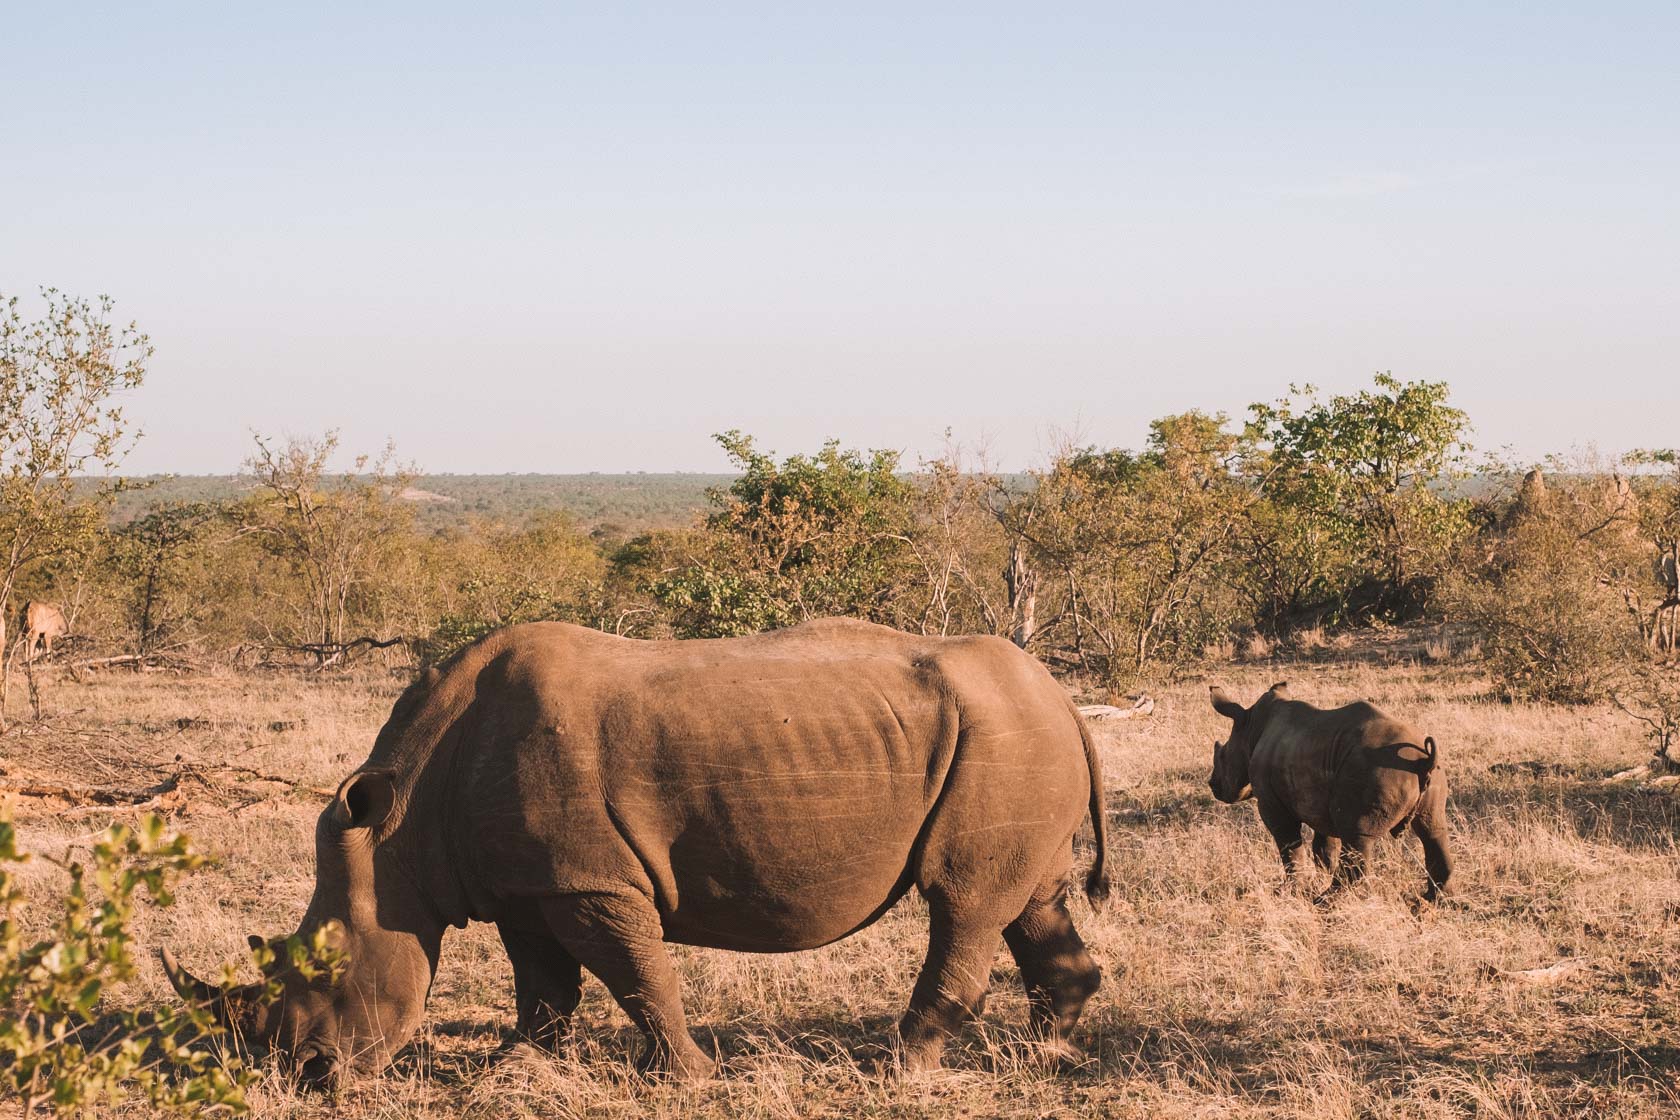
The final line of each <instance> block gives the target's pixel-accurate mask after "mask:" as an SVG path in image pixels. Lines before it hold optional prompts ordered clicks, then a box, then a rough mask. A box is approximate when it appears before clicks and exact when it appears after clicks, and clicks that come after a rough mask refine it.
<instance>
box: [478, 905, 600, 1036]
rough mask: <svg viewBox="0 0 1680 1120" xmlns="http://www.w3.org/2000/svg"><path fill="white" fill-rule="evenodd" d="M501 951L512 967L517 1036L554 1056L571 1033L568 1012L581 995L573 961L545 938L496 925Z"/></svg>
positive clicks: (579, 975) (580, 974)
mask: <svg viewBox="0 0 1680 1120" xmlns="http://www.w3.org/2000/svg"><path fill="white" fill-rule="evenodd" d="M496 931H497V932H498V933H500V934H501V936H502V946H503V948H505V949H506V950H507V955H508V960H509V961H511V962H512V964H513V994H514V1003H515V1005H516V1006H517V1008H518V1015H519V1018H518V1021H517V1026H516V1028H515V1029H516V1030H517V1031H518V1034H519V1037H520V1038H521V1039H523V1040H525V1041H527V1042H529V1043H531V1044H532V1045H533V1046H540V1047H542V1048H543V1049H545V1050H552V1051H557V1050H559V1049H560V1046H561V1044H562V1043H564V1042H565V1040H566V1036H567V1035H568V1034H569V1033H570V1032H571V1028H572V1012H574V1011H576V1010H577V1005H578V1000H579V999H580V998H581V997H582V994H583V970H582V968H581V967H580V966H579V965H578V961H577V958H576V957H574V956H572V954H571V953H569V952H567V951H566V947H565V946H564V945H562V944H561V943H560V942H559V941H557V940H555V938H554V936H553V935H552V934H549V933H530V932H528V931H526V930H523V929H516V928H513V927H510V926H508V925H506V924H503V923H498V924H497V926H496Z"/></svg>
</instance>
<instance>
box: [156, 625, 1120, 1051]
mask: <svg viewBox="0 0 1680 1120" xmlns="http://www.w3.org/2000/svg"><path fill="white" fill-rule="evenodd" d="M1087 816H1089V817H1090V818H1091V819H1092V821H1093V823H1094V825H1095V830H1096V840H1097V858H1096V863H1095V865H1094V866H1093V867H1092V869H1091V872H1090V874H1089V875H1088V877H1087V879H1086V882H1085V887H1086V891H1087V893H1088V894H1089V895H1090V896H1091V897H1092V898H1093V900H1096V899H1100V898H1101V897H1103V896H1104V895H1105V894H1106V892H1107V889H1108V883H1107V877H1106V872H1105V849H1106V843H1107V841H1106V835H1107V831H1106V825H1105V823H1104V817H1103V808H1102V776H1101V769H1100V765H1099V761H1098V756H1097V754H1096V751H1095V749H1094V747H1093V746H1092V743H1091V740H1090V737H1089V735H1088V734H1087V732H1086V730H1085V727H1084V725H1083V722H1082V721H1081V720H1080V718H1079V716H1078V713H1077V712H1076V711H1075V710H1074V709H1073V707H1072V705H1071V704H1070V703H1069V701H1068V698H1067V695H1066V694H1065V693H1064V692H1063V690H1062V689H1061V687H1060V686H1059V685H1057V684H1056V682H1055V681H1054V680H1053V679H1052V678H1051V677H1050V675H1049V673H1048V672H1046V671H1045V669H1044V667H1043V666H1042V665H1040V664H1039V663H1038V662H1037V661H1036V660H1034V659H1033V658H1032V657H1030V656H1029V655H1027V654H1025V653H1023V652H1022V651H1021V650H1019V649H1017V648H1015V647H1014V646H1013V645H1011V644H1010V643H1008V642H1006V641H1004V640H1002V639H997V638H950V639H945V638H925V637H918V636H911V635H907V634H901V633H899V632H897V631H893V630H889V629H886V628H884V627H879V626H871V625H868V624H865V623H859V622H851V621H845V620H826V621H822V622H814V623H807V624H805V625H802V626H797V627H793V628H791V629H788V630H783V631H778V632H775V633H771V634H762V635H756V636H753V637H749V638H734V639H726V640H714V641H682V642H672V641H667V642H642V641H632V640H629V639H624V638H617V637H613V636H611V635H607V634H602V633H599V632H597V631H594V630H587V629H583V628H580V627H575V626H569V625H566V624H562V623H538V624H533V625H528V626H517V627H511V628H509V629H506V630H503V631H499V632H497V633H495V634H492V635H490V636H489V637H487V638H485V639H484V640H482V641H480V642H478V643H476V644H475V645H473V646H471V647H469V648H468V649H466V650H465V651H463V652H462V653H461V654H459V655H458V656H457V657H456V658H454V659H453V660H451V661H450V662H449V663H448V664H446V665H445V666H444V667H443V668H442V669H441V670H432V671H428V672H427V673H426V674H424V675H423V676H422V677H421V678H420V679H419V680H418V681H416V682H415V684H414V685H412V686H411V687H410V688H409V689H408V691H407V692H405V693H404V694H403V696H402V697H401V699H399V700H398V701H397V703H396V706H395V707H394V708H393V710H392V712H391V717H390V719H389V720H388V721H387V723H386V725H385V727H384V729H383V730H382V731H381V732H380V733H379V738H378V740H377V741H376V743H375V745H374V748H373V752H372V754H371V755H370V757H369V758H368V760H367V762H365V763H364V764H363V765H362V766H361V767H360V768H359V769H358V770H357V771H356V772H355V773H353V774H351V775H350V777H348V778H346V779H345V781H344V784H343V785H342V786H340V787H339V790H338V793H337V795H336V796H335V797H334V798H333V801H332V803H331V804H330V805H329V806H328V807H327V809H326V810H325V811H324V812H323V813H322V815H321V819H320V822H319V824H318V826H317V829H316V837H315V844H316V888H315V895H314V898H313V899H312V900H311V902H310V905H309V909H308V912H307V913H306V914H305V915H304V918H303V921H302V923H301V925H300V927H299V932H300V933H303V934H307V933H309V932H310V931H312V930H315V929H317V928H319V927H321V926H322V924H323V923H326V922H329V921H333V922H336V923H337V926H335V927H334V928H335V930H337V931H338V932H337V933H336V934H335V936H336V937H337V939H338V947H339V948H340V949H341V951H342V952H343V954H344V955H345V957H346V958H347V960H348V967H347V970H346V972H345V974H344V977H343V979H342V980H341V981H340V982H339V983H336V984H331V983H327V982H324V981H316V982H313V983H309V982H305V981H303V980H302V979H301V978H300V977H298V976H296V975H295V974H292V975H286V976H283V977H282V980H283V986H284V996H283V998H282V1000H281V1001H280V1003H279V1004H277V1005H276V1006H274V1007H272V1008H269V1009H264V1010H257V1009H253V1008H252V1007H251V999H252V998H253V996H254V993H252V992H249V991H245V992H240V993H236V995H235V997H234V999H233V1000H231V1001H223V1002H221V1003H219V1004H218V1013H219V1014H221V1015H222V1016H223V1017H224V1018H225V1019H227V1020H228V1021H230V1022H232V1023H233V1024H235V1025H236V1026H237V1027H238V1028H239V1030H240V1031H241V1033H243V1034H244V1036H245V1037H246V1038H247V1039H248V1040H250V1041H252V1042H253V1043H254V1044H255V1046H256V1047H257V1048H259V1049H260V1048H273V1049H278V1050H279V1051H281V1052H283V1053H285V1054H287V1055H289V1056H290V1057H291V1059H292V1060H293V1061H294V1062H295V1063H296V1064H297V1066H298V1068H299V1070H300V1072H301V1075H302V1076H303V1078H304V1079H305V1080H306V1081H308V1082H311V1083H317V1084H330V1083H332V1082H334V1081H336V1080H338V1079H339V1078H340V1077H342V1076H343V1075H344V1074H346V1073H347V1072H348V1071H350V1070H352V1069H355V1070H363V1071H373V1070H378V1069H381V1068H383V1067H384V1066H385V1064H386V1063H387V1062H388V1061H389V1060H390V1058H391V1056H392V1054H393V1053H394V1052H395V1051H396V1050H397V1049H399V1048H400V1047H401V1046H403V1045H404V1044H405V1043H406V1042H407V1041H408V1039H409V1038H410V1037H411V1036H412V1034H413V1033H414V1031H415V1029H416V1027H417V1026H418V1024H419V1023H420V1020H421V1017H422V1015H423V1013H424V1009H425V1003H426V995H427V991H428V989H429V987H430V985H431V981H432V976H433V972H434V970H435V968H436V966H437V960H438V949H439V945H440V943H441V941H442V937H443V932H444V930H445V929H447V928H448V927H450V926H464V925H465V924H466V923H467V922H468V921H486V922H494V923H496V926H497V929H498V931H499V932H500V934H501V938H502V943H503V945H504V946H505V947H506V949H507V953H508V957H509V958H510V960H511V961H512V964H513V975H514V988H515V997H516V1001H517V1005H518V1008H517V1010H518V1030H519V1033H520V1034H521V1035H522V1036H523V1037H525V1038H527V1039H530V1040H531V1041H534V1042H536V1043H538V1044H541V1045H545V1046H557V1045H558V1044H559V1043H560V1042H561V1040H562V1039H563V1038H564V1037H565V1035H566V1033H567V1030H568V1027H569V1024H570V1019H571V1015H572V1012H573V1010H574V1009H575V1008H576V1006H577V1003H578V996H579V985H580V983H581V978H582V971H583V970H585V969H587V970H588V971H589V972H590V973H592V974H593V975H595V976H596V977H598V978H599V979H600V980H601V981H602V982H603V983H604V984H605V986H606V987H607V989H608V990H609V991H610V992H611V993H612V994H613V996H614V997H615V998H616V999H617V1001H618V1002H619V1004H620V1006H621V1007H622V1008H623V1009H624V1010H625V1012H626V1013H628V1014H629V1016H630V1018H631V1019H632V1021H634V1022H635V1024H636V1025H637V1026H638V1027H640V1028H641V1030H642V1032H643V1033H644V1035H645V1037H646V1041H647V1049H646V1051H645V1054H644V1057H643V1062H642V1064H643V1068H644V1069H648V1070H652V1071H659V1072H666V1073H670V1074H674V1075H677V1076H689V1077H699V1076H705V1075H708V1074H709V1073H710V1072H711V1070H712V1059H711V1057H710V1056H708V1055H707V1054H706V1053H705V1052H704V1051H702V1050H701V1049H700V1047H699V1046H697V1045H696V1044H695V1042H694V1041H693V1039H692V1038H691V1037H690V1035H689V1033H688V1028H687V1025H686V1020H685V1018H684V1014H683V1006H682V999H681V993H680V991H679V988H678V983H677V975H676V971H675V969H674V968H673V966H672V962H671V959H670V957H669V955H668V954H667V952H666V949H665V944H664V943H665V942H678V943H683V944H690V945H704V946H711V947H714V948H724V949H733V950H740V951H752V952H786V951H792V950H799V949H809V948H814V947H816V946H819V945H824V944H827V943H829V942H832V941H836V940H838V939H840V938H843V937H845V936H847V935H849V934H851V933H853V932H855V931H857V930H859V929H861V928H863V927H864V926H867V925H869V924H870V923H871V922H873V921H875V920H876V919H877V918H879V917H880V916H881V915H882V914H883V913H885V912H886V911H887V909H889V908H890V907H891V906H892V905H893V903H894V902H896V901H897V900H898V899H899V898H900V897H902V896H903V895H904V894H905V893H906V892H907V891H909V890H910V889H911V888H912V887H914V888H916V889H917V890H918V891H919V892H920V893H921V895H922V896H923V897H924V898H925V899H926V900H927V904H928V909H929V914H930V918H931V933H930V940H929V948H928V956H927V961H926V964H925V966H924V968H923V970H922V973H921V977H920V978H919V979H918V980H917V982H916V986H915V991H914V993H913V995H912V996H911V1000H910V1009H909V1011H908V1012H907V1013H906V1014H905V1016H904V1018H903V1020H902V1021H901V1022H900V1024H899V1039H898V1054H899V1057H900V1060H901V1061H902V1063H903V1065H904V1066H905V1067H907V1068H910V1069H920V1068H929V1067H932V1066H937V1065H938V1064H939V1060H940V1053H941V1051H942V1049H943V1047H944V1044H945V1040H946V1038H947V1037H948V1036H949V1035H950V1034H951V1033H952V1032H953V1031H955V1030H956V1029H957V1028H958V1027H959V1026H960V1025H961V1023H962V1022H963V1021H964V1019H966V1018H967V1017H968V1016H969V1015H971V1014H974V1013H975V1012H977V1010H978V1009H979V1007H980V1005H981V1003H982V1001H983V1000H984V997H985V991H986V983H987V978H988V974H989V973H990V970H991V963H992V957H993V955H994V954H995V952H996V949H997V943H998V941H999V939H1000V937H1001V939H1002V940H1003V941H1005V942H1006V943H1007V944H1008V946H1009V949H1010V951H1011V953H1012V954H1013V955H1014V957H1015V960H1016V962H1017V963H1018V965H1019V967H1020V970H1021V976H1022V980H1023V983H1024V984H1025V986H1026V988H1027V993H1028V997H1029V1007H1030V1013H1031V1026H1032V1028H1033V1030H1034V1031H1035V1032H1036V1034H1037V1035H1038V1037H1040V1038H1041V1039H1042V1040H1043V1041H1044V1042H1045V1043H1046V1044H1047V1047H1048V1048H1049V1049H1050V1050H1051V1051H1052V1052H1064V1051H1065V1050H1067V1049H1068V1046H1067V1042H1066V1039H1067V1036H1068V1033H1069V1032H1070V1031H1071V1030H1072V1028H1073V1026H1074V1024H1075V1022H1076V1021H1077V1020H1078V1018H1079V1014H1080V1011H1081V1009H1082V1008H1083V1006H1084V1004H1085V1002H1086V1000H1087V999H1088V998H1089V997H1090V995H1091V994H1092V993H1093V992H1094V991H1095V990H1096V988H1097V985H1098V983H1099V978H1100V972H1099V970H1098V968H1097V966H1096V964H1095V963H1094V962H1093V961H1092V960H1091V958H1090V956H1089V955H1088V954H1087V953H1086V951H1085V948H1084V945H1083V943H1082V942H1081V941H1080V939H1079V935H1078V933H1077V932H1076V931H1075V930H1074V928H1073V923H1072V920H1071V918H1070V917H1069V915H1068V911H1067V907H1066V886H1067V879H1068V875H1069V872H1070V869H1071V865H1072V859H1073V846H1072V845H1073V836H1074V833H1075V831H1076V830H1077V828H1078V827H1079V825H1080V824H1081V823H1082V821H1083V820H1084V819H1085V818H1086V817H1087ZM165 963H166V966H167V967H168V968H169V971H170V975H171V979H172V980H174V981H175V983H176V986H177V988H178V989H179V990H181V991H182V993H183V994H184V995H186V996H188V997H189V998H198V999H205V1000H212V999H213V993H211V992H210V991H209V990H207V989H206V988H204V987H203V986H200V985H199V983H198V981H195V980H193V978H192V977H191V976H190V975H188V974H187V973H186V972H185V971H184V970H182V969H181V968H180V967H179V965H178V964H176V963H175V962H174V960H173V958H172V957H166V961H165Z"/></svg>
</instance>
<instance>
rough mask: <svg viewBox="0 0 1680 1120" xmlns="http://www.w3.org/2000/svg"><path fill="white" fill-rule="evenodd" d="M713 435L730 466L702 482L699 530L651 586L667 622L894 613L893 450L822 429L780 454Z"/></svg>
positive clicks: (727, 624) (905, 522) (688, 627)
mask: <svg viewBox="0 0 1680 1120" xmlns="http://www.w3.org/2000/svg"><path fill="white" fill-rule="evenodd" d="M717 440H718V442H719V443H720V444H722V446H723V448H724V450H725V451H726V452H728V454H729V457H730V459H731V460H732V461H733V462H734V464H735V465H736V467H737V468H739V470H740V472H741V474H740V477H738V478H737V479H735V481H733V482H732V483H730V484H729V486H728V487H726V488H714V489H713V490H712V491H711V492H710V494H709V498H710V501H711V503H712V507H713V508H712V512H711V513H710V515H709V516H708V517H707V518H706V523H705V527H704V530H703V531H702V532H699V533H696V534H692V535H691V536H690V538H689V539H688V541H687V542H686V543H687V546H688V547H687V549H686V555H684V556H683V557H681V558H680V559H679V560H678V562H677V563H676V564H675V565H674V566H673V570H672V571H670V572H669V573H667V574H665V575H662V576H661V577H660V578H659V579H657V580H656V581H655V582H654V583H653V585H652V587H651V588H650V590H651V593H652V595H653V597H654V599H655V600H656V601H657V602H658V603H659V604H660V606H661V607H662V608H664V609H665V610H666V611H668V612H669V613H670V614H671V616H672V618H673V620H674V623H675V626H676V629H677V632H678V633H680V634H683V635H692V636H701V637H721V636H726V635H732V634H747V633H753V632H755V631H759V630H769V629H774V628H776V627H780V626H788V625H791V624H793V623H795V622H798V621H800V620H802V619H806V618H816V617H820V616H823V615H851V616H853V617H858V618H869V619H875V620H878V621H897V617H896V610H895V599H896V597H897V595H898V593H899V591H900V589H901V587H902V581H903V577H904V571H905V566H906V565H907V564H908V563H910V562H911V556H910V538H909V535H908V533H909V510H910V501H911V497H912V486H911V484H910V482H909V481H907V480H906V479H904V478H902V477H901V476H900V475H899V473H898V465H899V456H898V453H897V452H895V451H872V452H870V453H869V454H867V455H865V454H863V453H861V452H858V451H853V450H842V449H841V448H840V445H839V443H838V442H837V441H833V440H831V441H829V442H828V443H826V444H824V445H823V448H822V450H821V451H819V452H817V454H815V455H810V456H806V455H792V456H789V457H788V458H787V459H785V460H784V461H782V462H780V463H778V462H777V461H776V459H775V457H774V456H772V455H769V454H766V453H764V452H762V451H759V450H758V449H757V448H756V447H754V446H753V441H752V440H751V438H750V437H748V436H745V435H743V434H741V433H740V432H738V431H730V432H725V433H724V434H722V435H720V436H718V437H717Z"/></svg>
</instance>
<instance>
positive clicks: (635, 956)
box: [543, 894, 716, 1081]
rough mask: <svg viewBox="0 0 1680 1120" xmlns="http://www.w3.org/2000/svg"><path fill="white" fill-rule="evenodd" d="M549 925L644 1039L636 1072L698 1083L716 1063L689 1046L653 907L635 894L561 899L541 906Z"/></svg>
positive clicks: (678, 993)
mask: <svg viewBox="0 0 1680 1120" xmlns="http://www.w3.org/2000/svg"><path fill="white" fill-rule="evenodd" d="M543 915H544V917H545V918H546V919H547V920H548V925H549V928H550V929H552V930H553V931H554V935H555V937H557V938H558V939H559V941H560V943H561V944H562V945H564V946H565V947H566V949H567V950H568V951H569V952H570V953H571V954H572V956H573V957H575V958H577V960H578V961H579V962H580V963H581V964H582V965H583V967H584V968H587V969H588V970H589V971H590V972H591V973H593V974H594V975H595V976H596V977H597V978H598V979H599V980H600V981H601V983H603V984H605V985H606V986H607V990H608V991H609V992H611V993H612V995H613V998H614V999H615V1000H617V1001H618V1005H619V1006H620V1007H622V1008H623V1009H624V1013H625V1014H626V1015H628V1016H630V1021H631V1022H632V1023H634V1024H636V1026H637V1027H639V1028H640V1029H641V1031H642V1033H643V1035H644V1036H646V1038H647V1049H646V1050H644V1051H643V1053H642V1056H641V1059H640V1061H639V1062H638V1063H637V1068H638V1069H640V1070H641V1071H642V1072H643V1073H649V1074H663V1075H669V1076H672V1077H676V1078H679V1079H681V1080H695V1081H698V1080H704V1079H705V1078H708V1077H710V1076H712V1074H713V1073H714V1072H715V1071H716V1064H715V1063H714V1062H713V1061H712V1059H711V1058H709V1057H707V1055H706V1052H705V1051H704V1050H701V1049H700V1047H698V1046H696V1045H695V1044H694V1039H693V1038H691V1037H690V1036H689V1033H688V1019H687V1017H686V1016H685V1015H684V1014H683V1005H682V989H681V985H680V983H679V981H678V978H677V970H676V968H675V966H673V965H672V963H671V955H670V953H669V952H667V951H666V949H665V934H664V928H663V926H662V924H661V922H660V919H659V912H658V911H657V910H656V909H654V906H653V903H652V902H651V901H650V900H649V899H647V898H645V897H642V896H640V895H606V894H587V895H568V896H565V897H562V898H557V899H551V900H549V901H546V902H545V903H544V904H543Z"/></svg>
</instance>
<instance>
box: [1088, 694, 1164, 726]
mask: <svg viewBox="0 0 1680 1120" xmlns="http://www.w3.org/2000/svg"><path fill="white" fill-rule="evenodd" d="M1154 710H1155V698H1154V697H1152V696H1149V695H1147V694H1145V695H1143V696H1139V697H1138V698H1137V700H1136V701H1134V702H1133V703H1132V706H1131V707H1129V708H1122V707H1119V706H1118V705H1115V704H1085V705H1082V706H1081V707H1080V709H1079V714H1080V715H1082V716H1084V717H1085V718H1086V719H1089V720H1097V721H1107V720H1116V719H1137V718H1139V717H1141V716H1146V715H1148V714H1149V713H1151V712H1153V711H1154Z"/></svg>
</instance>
